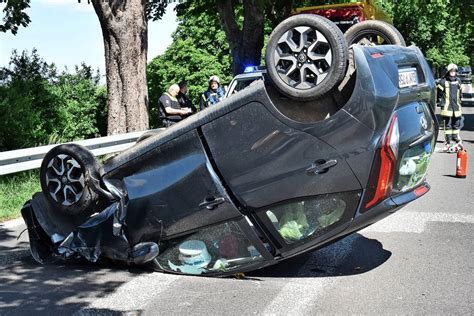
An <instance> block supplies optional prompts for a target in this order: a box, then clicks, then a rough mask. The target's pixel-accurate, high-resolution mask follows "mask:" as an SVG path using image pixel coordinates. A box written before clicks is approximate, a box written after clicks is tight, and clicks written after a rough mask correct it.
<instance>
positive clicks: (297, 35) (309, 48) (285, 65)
mask: <svg viewBox="0 0 474 316" xmlns="http://www.w3.org/2000/svg"><path fill="white" fill-rule="evenodd" d="M285 36H286V38H285ZM265 58H266V63H267V73H268V75H269V77H270V79H271V81H272V82H273V84H274V85H275V87H276V88H277V89H278V91H280V92H281V93H282V94H284V95H286V96H288V97H290V98H292V99H294V100H298V101H307V100H314V99H317V98H320V97H323V96H324V95H326V94H327V93H328V92H329V91H331V90H332V89H333V88H334V87H336V86H337V85H338V84H339V83H340V82H341V81H342V79H343V78H344V74H345V70H346V65H347V59H348V49H347V44H346V41H345V39H344V35H343V34H342V32H341V31H340V30H339V28H338V27H337V26H336V25H335V24H334V23H333V22H331V21H330V20H328V19H326V18H324V17H322V16H318V15H314V14H298V15H294V16H292V17H290V18H288V19H286V20H284V21H283V22H281V23H280V24H279V25H278V26H277V27H276V28H275V30H273V32H272V34H271V35H270V38H269V42H268V46H267V51H266V56H265Z"/></svg>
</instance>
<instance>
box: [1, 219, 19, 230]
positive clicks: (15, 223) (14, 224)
mask: <svg viewBox="0 0 474 316" xmlns="http://www.w3.org/2000/svg"><path fill="white" fill-rule="evenodd" d="M23 223H24V222H23V218H21V217H19V218H16V219H12V220H9V221H6V222H3V223H0V229H5V228H6V229H8V228H14V227H18V226H21V225H23Z"/></svg>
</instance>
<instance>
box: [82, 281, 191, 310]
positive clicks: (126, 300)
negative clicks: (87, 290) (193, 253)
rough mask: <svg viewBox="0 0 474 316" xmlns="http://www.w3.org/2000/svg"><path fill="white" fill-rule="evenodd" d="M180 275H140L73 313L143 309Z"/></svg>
mask: <svg viewBox="0 0 474 316" xmlns="http://www.w3.org/2000/svg"><path fill="white" fill-rule="evenodd" d="M180 278H182V276H178V275H172V274H164V273H158V272H157V273H151V274H147V275H140V276H138V277H136V278H134V279H133V280H131V281H130V282H127V283H126V284H124V285H122V286H121V287H119V288H118V289H117V290H116V291H115V292H114V293H112V294H110V295H108V296H105V297H103V298H100V299H97V300H95V301H94V302H92V303H91V304H90V305H89V306H88V307H87V308H86V309H85V310H82V311H79V312H77V313H75V315H93V314H94V310H101V309H106V310H111V309H113V310H114V311H119V312H128V313H130V312H132V313H133V311H140V310H144V308H145V307H146V306H147V305H148V304H149V303H150V302H151V301H152V299H153V298H154V297H156V296H159V294H160V293H161V292H163V291H166V289H167V288H168V287H169V286H170V285H171V284H172V283H173V282H176V281H177V280H179V279H180Z"/></svg>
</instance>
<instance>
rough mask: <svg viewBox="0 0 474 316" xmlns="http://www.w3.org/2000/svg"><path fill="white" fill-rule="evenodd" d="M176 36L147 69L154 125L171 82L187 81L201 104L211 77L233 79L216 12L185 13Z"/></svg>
mask: <svg viewBox="0 0 474 316" xmlns="http://www.w3.org/2000/svg"><path fill="white" fill-rule="evenodd" d="M173 39H174V41H173V43H172V44H171V45H170V46H169V47H168V49H167V50H166V51H165V52H164V53H163V54H162V55H160V56H157V57H155V58H154V59H153V60H152V61H151V62H150V63H149V65H148V68H147V73H148V91H149V98H150V125H151V126H152V127H153V128H155V127H158V126H159V124H160V122H159V120H158V99H159V97H160V96H161V95H162V94H163V93H164V92H166V91H167V90H168V87H169V86H170V85H171V84H174V83H178V82H180V81H182V80H186V81H187V82H188V89H189V92H188V94H189V97H190V98H191V100H192V101H193V104H194V105H195V106H198V104H199V99H200V97H201V94H202V93H203V92H204V91H205V90H206V89H207V86H208V82H207V80H208V79H209V77H210V76H212V75H217V76H219V77H220V79H221V83H222V84H226V83H228V82H230V80H231V79H232V70H231V64H230V57H229V45H228V44H227V41H226V38H225V34H224V32H223V30H222V28H221V26H220V24H219V20H218V19H217V16H216V14H215V13H203V14H201V15H198V16H192V15H190V14H186V12H183V14H181V15H180V16H179V25H178V28H177V30H176V32H175V33H174V34H173Z"/></svg>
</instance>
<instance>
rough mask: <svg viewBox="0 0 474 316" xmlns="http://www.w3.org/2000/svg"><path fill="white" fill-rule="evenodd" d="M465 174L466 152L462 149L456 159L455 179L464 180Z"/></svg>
mask: <svg viewBox="0 0 474 316" xmlns="http://www.w3.org/2000/svg"><path fill="white" fill-rule="evenodd" d="M466 173H467V152H466V150H465V149H464V148H462V149H461V150H459V151H458V153H457V159H456V177H458V178H465V177H466Z"/></svg>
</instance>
